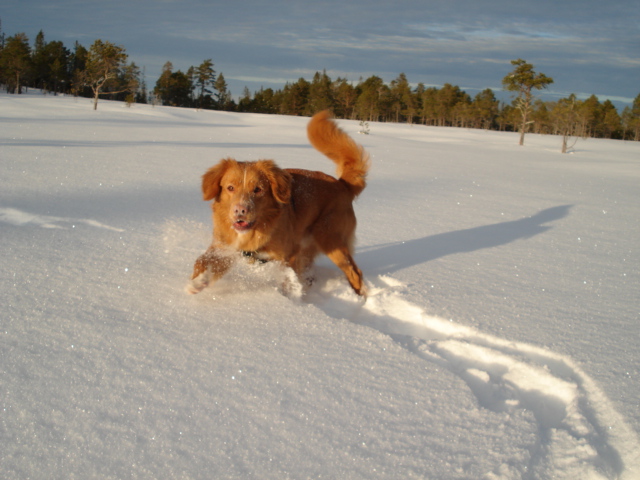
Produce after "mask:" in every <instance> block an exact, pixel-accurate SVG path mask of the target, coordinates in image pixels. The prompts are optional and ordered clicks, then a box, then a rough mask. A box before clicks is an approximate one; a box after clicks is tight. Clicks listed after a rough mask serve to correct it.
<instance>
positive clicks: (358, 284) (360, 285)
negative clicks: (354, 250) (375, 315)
mask: <svg viewBox="0 0 640 480" xmlns="http://www.w3.org/2000/svg"><path fill="white" fill-rule="evenodd" d="M326 255H327V257H329V258H330V259H331V261H332V262H333V263H335V264H336V265H337V266H338V268H340V270H342V271H343V272H344V274H345V275H346V277H347V280H348V281H349V284H350V285H351V288H353V290H354V291H355V292H356V293H357V294H358V295H361V296H363V297H366V296H367V289H366V287H365V284H364V278H363V276H362V272H361V271H360V269H359V268H358V265H356V262H355V261H354V260H353V257H352V256H351V252H349V249H348V248H347V247H339V248H336V249H334V250H332V251H330V252H326Z"/></svg>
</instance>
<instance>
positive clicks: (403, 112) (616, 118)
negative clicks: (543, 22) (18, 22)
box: [0, 31, 640, 141]
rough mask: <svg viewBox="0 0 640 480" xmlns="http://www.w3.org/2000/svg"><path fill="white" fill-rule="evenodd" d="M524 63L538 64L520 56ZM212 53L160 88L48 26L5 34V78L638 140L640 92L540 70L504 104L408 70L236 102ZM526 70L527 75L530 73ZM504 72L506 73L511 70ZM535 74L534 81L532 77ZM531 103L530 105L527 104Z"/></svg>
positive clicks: (218, 105)
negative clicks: (52, 33)
mask: <svg viewBox="0 0 640 480" xmlns="http://www.w3.org/2000/svg"><path fill="white" fill-rule="evenodd" d="M511 63H512V64H513V65H515V66H516V70H514V72H516V71H517V70H518V69H523V68H526V67H528V68H529V70H530V72H529V73H534V72H533V70H532V66H531V65H530V64H527V63H526V62H524V60H517V61H512V62H511ZM213 67H214V64H213V61H212V59H206V60H204V61H203V62H202V63H201V64H200V65H198V66H192V67H190V68H189V69H188V70H187V71H186V72H182V71H181V70H175V69H174V67H173V65H172V63H171V62H166V63H165V65H164V67H163V69H162V73H161V75H160V77H159V78H158V80H157V82H156V84H155V85H154V86H153V88H152V89H150V90H149V89H148V88H147V85H146V83H145V81H144V77H145V73H144V69H140V68H139V67H138V66H137V65H136V64H135V63H133V62H129V59H128V55H127V53H126V50H125V48H124V47H122V46H118V45H115V44H112V43H110V42H103V41H102V40H96V41H95V42H94V43H93V44H92V45H91V46H89V47H88V48H87V47H85V46H83V45H81V44H80V43H78V42H76V43H75V44H74V46H73V49H72V50H70V49H68V48H67V47H65V46H64V45H63V43H62V42H60V41H50V42H47V41H46V40H45V36H44V33H43V32H42V31H40V32H39V33H38V35H37V36H36V38H35V41H34V42H33V45H31V44H30V41H29V39H28V38H27V36H26V35H25V34H24V33H18V34H16V35H13V36H10V37H6V38H5V35H4V34H1V33H0V84H1V85H2V88H3V89H5V90H6V91H7V92H8V93H14V94H20V93H22V92H23V91H24V90H25V89H27V88H33V89H41V90H42V91H43V92H45V93H50V94H54V95H56V94H66V95H75V96H80V97H88V98H93V99H94V108H97V107H98V99H99V98H104V99H109V100H117V101H123V102H127V104H129V105H131V104H133V103H153V104H156V105H170V106H175V107H188V108H198V109H213V110H225V111H237V112H254V113H270V114H281V115H300V116H311V115H313V114H314V113H316V112H318V111H320V110H324V109H331V110H332V111H333V113H334V115H335V116H336V117H337V118H344V119H353V120H360V121H361V122H363V123H366V122H402V123H412V124H423V125H433V126H450V127H463V128H479V129H494V130H501V131H521V134H522V137H521V139H522V138H523V137H524V132H525V131H527V132H530V133H540V134H552V135H562V136H563V137H564V138H565V139H566V138H567V137H583V138H587V137H598V138H611V139H624V140H635V141H640V94H639V95H638V96H637V97H636V98H635V100H634V102H633V104H632V106H628V107H625V108H624V110H623V111H622V112H621V113H620V112H618V110H617V109H616V107H615V106H614V104H613V103H612V102H611V101H610V100H605V101H603V102H601V101H600V100H599V99H598V98H597V97H596V96H595V95H592V96H590V97H589V98H587V99H578V98H577V97H576V95H570V96H569V97H567V98H562V99H559V100H557V101H542V100H540V99H537V98H536V97H535V96H533V95H531V87H532V86H533V87H534V89H537V88H544V87H546V85H548V84H549V83H552V82H553V80H552V79H551V78H550V77H546V76H544V75H542V74H537V77H535V78H537V79H538V82H539V83H538V84H537V85H536V84H535V81H533V80H532V83H530V84H527V81H526V80H524V81H523V83H521V84H520V85H519V87H520V90H521V91H522V87H523V85H524V86H525V87H526V86H527V85H528V90H529V91H528V92H527V96H522V95H520V94H518V95H517V96H515V95H514V97H515V98H514V99H513V101H512V102H511V103H505V102H500V101H499V100H498V99H497V98H496V95H495V93H494V92H493V91H492V90H491V89H486V90H484V91H481V92H479V93H477V94H476V95H475V96H473V97H472V96H471V95H469V94H468V93H466V92H465V91H463V90H461V89H460V87H458V86H455V85H451V84H449V83H446V84H444V85H443V86H441V87H433V86H426V85H425V84H423V83H417V84H415V83H413V84H412V83H410V82H409V79H408V78H407V77H406V75H405V74H404V73H400V74H399V75H398V76H397V78H395V79H394V80H392V81H391V82H389V83H387V82H385V81H384V80H383V79H382V78H380V77H378V76H375V75H374V76H371V77H369V78H366V79H362V78H361V79H359V80H358V81H357V82H354V81H351V80H349V79H347V78H340V77H337V78H335V79H332V78H330V77H329V75H327V73H326V71H318V72H316V73H315V74H314V75H313V78H311V79H305V78H300V79H298V80H297V81H296V82H292V83H287V84H286V85H284V86H283V87H282V88H280V89H276V90H274V89H272V88H261V89H260V90H258V91H255V92H251V91H249V89H248V88H246V87H245V89H244V92H243V93H242V95H241V96H240V97H239V98H237V99H234V98H233V97H232V95H231V92H229V89H228V86H227V83H226V81H225V78H224V75H223V73H222V72H220V73H218V72H216V71H215V70H214V68H213ZM525 73H526V72H525ZM504 74H508V66H505V71H504V72H503V75H504ZM513 78H514V75H513V72H512V74H510V75H507V76H506V77H505V78H504V79H503V86H505V90H513V91H517V90H518V86H517V85H514V82H513V81H512V79H513ZM529 78H531V79H533V78H534V76H530V77H529ZM525 100H526V101H525Z"/></svg>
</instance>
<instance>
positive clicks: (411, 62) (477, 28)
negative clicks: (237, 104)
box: [0, 0, 640, 107]
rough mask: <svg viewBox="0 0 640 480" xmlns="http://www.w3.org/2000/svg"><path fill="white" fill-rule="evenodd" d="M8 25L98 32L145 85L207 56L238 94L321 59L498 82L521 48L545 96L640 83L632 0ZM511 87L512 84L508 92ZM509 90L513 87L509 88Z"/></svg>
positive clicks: (193, 4) (138, 16)
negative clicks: (543, 82)
mask: <svg viewBox="0 0 640 480" xmlns="http://www.w3.org/2000/svg"><path fill="white" fill-rule="evenodd" d="M3 3H5V4H4V5H3V6H0V19H1V20H2V31H3V32H4V33H5V35H6V36H11V35H14V34H15V33H20V32H24V33H26V34H27V36H28V37H29V39H30V41H31V42H33V40H34V39H35V37H36V35H37V33H38V32H39V31H40V30H42V31H43V32H44V35H45V41H53V40H59V41H62V42H63V43H64V44H65V46H66V47H67V48H69V49H72V48H73V45H74V44H75V42H76V41H78V42H80V44H82V45H83V46H85V47H87V48H88V47H89V46H90V45H91V44H92V43H93V41H94V40H96V39H98V38H99V39H101V40H103V41H109V42H112V43H115V44H117V45H121V46H123V47H125V49H126V52H127V54H128V55H129V60H130V61H133V62H135V63H136V64H137V65H138V66H139V67H141V68H142V67H144V71H145V78H146V83H147V87H148V88H149V90H151V89H153V87H154V86H155V83H156V81H157V79H158V76H159V75H160V73H161V70H162V66H163V65H164V64H165V63H166V62H167V61H170V62H171V63H172V64H173V67H174V71H175V70H182V71H186V70H187V69H188V68H189V67H190V66H197V65H200V64H201V63H202V62H203V61H204V60H206V59H209V58H210V59H212V60H213V63H214V69H215V70H216V72H217V73H222V74H223V75H224V77H225V79H226V81H227V84H228V85H229V89H230V90H231V93H232V95H233V96H234V97H238V96H240V95H241V94H242V93H243V90H244V88H245V87H248V88H249V90H250V91H251V92H254V91H256V90H259V89H260V88H261V87H264V88H269V87H270V88H274V89H278V88H282V87H284V85H285V84H286V82H295V81H297V80H298V79H299V78H300V77H303V78H306V79H307V80H311V79H312V78H313V74H314V73H315V72H317V71H322V70H326V72H327V74H328V75H329V76H330V77H331V78H332V79H335V78H337V77H342V78H347V79H348V80H350V81H353V82H356V83H357V82H358V81H359V80H360V79H366V78H368V77H369V76H371V75H377V76H379V77H381V78H382V79H383V80H384V81H385V82H387V83H388V82H390V81H392V80H393V79H395V78H397V77H398V75H399V74H400V73H405V74H406V76H407V78H408V80H409V82H411V83H412V84H414V85H417V84H418V83H423V84H425V85H427V86H436V87H439V86H442V85H443V84H445V83H451V84H453V85H458V86H459V87H460V88H462V89H463V90H465V91H466V92H467V93H469V95H471V96H472V97H473V96H475V94H477V93H478V92H479V91H481V90H483V89H485V88H491V89H493V90H494V91H496V93H498V92H499V90H500V89H501V81H502V78H503V77H504V76H505V75H506V74H507V73H509V72H510V71H511V70H512V69H513V67H512V65H511V64H510V61H511V60H515V59H517V58H522V59H524V60H526V61H527V62H529V63H532V64H533V65H534V66H535V69H536V71H538V72H542V73H544V74H545V75H547V76H550V77H552V78H553V79H554V83H553V84H552V85H551V86H550V87H549V89H548V91H547V92H545V96H546V97H547V99H553V98H559V97H564V96H567V95H569V94H570V93H575V94H577V95H578V96H579V97H580V98H586V97H588V96H590V95H591V94H595V95H596V96H598V98H599V99H600V100H601V101H604V100H605V99H610V100H612V101H613V102H614V103H615V104H616V105H617V106H619V107H623V106H625V105H627V104H630V103H631V102H632V101H633V99H634V98H635V97H636V96H637V95H638V94H640V8H638V5H637V0H610V1H608V2H603V1H602V0H563V1H560V2H559V1H557V0H538V1H521V0H492V1H482V0H395V1H393V2H391V1H389V0H385V1H379V0H371V1H366V0H351V1H349V2H344V1H342V0H339V1H338V0H323V1H322V2H319V1H302V0H300V1H284V0H268V1H267V0H248V1H244V0H239V1H236V2H223V1H216V0H213V1H205V0H182V1H180V0H127V1H123V0H110V1H109V2H104V1H94V0H56V1H53V2H52V1H51V0H20V1H18V0H9V1H8V2H3ZM509 95H510V94H509ZM506 98H508V97H506Z"/></svg>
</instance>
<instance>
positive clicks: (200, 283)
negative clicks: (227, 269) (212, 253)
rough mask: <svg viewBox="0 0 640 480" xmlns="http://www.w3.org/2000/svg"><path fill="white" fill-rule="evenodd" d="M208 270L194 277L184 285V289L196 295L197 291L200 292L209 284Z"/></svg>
mask: <svg viewBox="0 0 640 480" xmlns="http://www.w3.org/2000/svg"><path fill="white" fill-rule="evenodd" d="M209 277H210V275H208V272H203V273H201V274H200V275H198V276H197V277H195V278H192V279H191V280H190V281H189V283H187V284H186V285H185V287H184V291H185V292H186V293H188V294H189V295H195V294H196V293H200V292H201V291H202V290H204V289H205V288H206V287H207V286H208V285H209V279H210V278H209Z"/></svg>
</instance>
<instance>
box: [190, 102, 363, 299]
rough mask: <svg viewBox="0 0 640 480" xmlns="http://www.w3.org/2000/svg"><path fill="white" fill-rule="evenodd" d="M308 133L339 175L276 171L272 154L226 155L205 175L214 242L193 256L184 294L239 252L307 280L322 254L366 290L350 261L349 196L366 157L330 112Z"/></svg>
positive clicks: (359, 183)
mask: <svg viewBox="0 0 640 480" xmlns="http://www.w3.org/2000/svg"><path fill="white" fill-rule="evenodd" d="M307 133H308V136H309V141H310V142H311V145H313V147H314V148H315V149H316V150H318V151H319V152H321V153H323V154H324V155H326V156H327V157H329V158H330V159H331V160H333V161H334V162H335V163H336V165H337V174H336V176H337V177H338V178H334V177H332V176H331V175H327V174H324V173H322V172H314V171H309V170H302V169H293V168H292V169H281V168H279V167H278V166H277V165H276V164H275V163H274V162H273V161H272V160H258V161H255V162H239V161H236V160H234V159H231V158H227V159H224V160H222V161H220V163H218V164H217V165H215V166H213V167H212V168H210V169H209V170H208V171H207V172H206V173H205V174H204V175H203V177H202V192H203V198H204V200H205V201H210V200H213V204H212V210H213V242H212V243H211V246H210V247H209V248H208V249H207V251H206V252H205V253H204V254H202V255H201V256H200V257H198V259H197V260H196V262H195V265H194V268H193V275H192V276H191V281H190V282H189V284H188V285H187V287H186V291H187V292H188V293H198V292H200V291H201V290H202V289H203V288H205V287H206V286H207V285H209V284H210V283H212V282H214V281H216V280H218V279H219V278H220V277H222V276H223V275H224V274H225V272H227V271H228V270H229V268H230V267H231V266H232V265H233V264H234V262H236V261H238V260H239V259H242V258H243V257H246V258H247V259H249V260H253V261H256V260H259V261H272V260H273V261H277V262H281V263H282V264H283V265H284V266H287V267H291V268H292V269H293V271H294V272H295V273H296V274H297V275H298V278H299V279H300V280H301V283H303V284H304V280H305V278H306V277H305V276H306V275H307V273H308V271H309V270H310V268H311V267H312V266H313V261H314V258H315V257H316V256H317V255H318V254H319V253H324V254H325V255H327V256H328V257H329V258H330V259H331V261H332V262H333V263H335V264H336V265H337V266H338V267H339V268H340V269H341V270H342V271H343V272H344V274H345V275H346V277H347V280H348V281H349V284H350V285H351V287H352V288H353V290H354V291H355V292H356V293H357V294H358V295H362V296H365V295H366V291H365V284H364V280H363V277H362V272H361V271H360V269H359V268H358V266H357V265H356V262H355V261H354V260H353V243H354V238H355V230H356V216H355V214H354V211H353V200H354V199H355V198H356V197H357V196H358V195H359V194H360V192H362V190H363V189H364V187H365V185H366V175H367V171H368V170H369V158H368V155H367V154H366V153H365V151H364V149H363V148H362V147H360V146H359V145H358V144H357V143H356V142H354V141H353V139H352V138H350V137H349V136H348V135H347V134H346V133H345V132H343V131H342V130H341V129H340V128H339V127H338V126H337V125H336V123H335V121H333V120H332V119H331V117H330V114H329V113H328V112H327V111H324V112H320V113H318V114H316V115H315V116H314V117H313V118H312V119H311V120H310V122H309V125H308V127H307Z"/></svg>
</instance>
